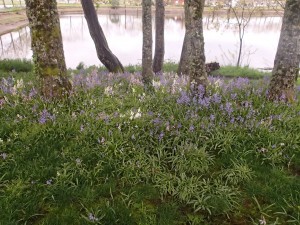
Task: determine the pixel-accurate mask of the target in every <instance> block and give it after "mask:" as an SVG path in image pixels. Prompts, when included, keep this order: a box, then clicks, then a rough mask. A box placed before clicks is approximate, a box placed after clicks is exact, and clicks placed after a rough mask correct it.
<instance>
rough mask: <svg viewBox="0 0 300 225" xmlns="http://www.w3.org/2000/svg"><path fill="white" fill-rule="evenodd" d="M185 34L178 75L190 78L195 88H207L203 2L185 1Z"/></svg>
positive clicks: (196, 0) (198, 0)
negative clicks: (200, 86)
mask: <svg viewBox="0 0 300 225" xmlns="http://www.w3.org/2000/svg"><path fill="white" fill-rule="evenodd" d="M184 8H185V25H186V31H185V32H186V33H185V38H184V44H183V47H182V55H181V58H180V66H179V71H178V72H179V74H186V75H189V77H190V83H192V84H194V85H195V87H198V86H199V85H202V86H204V88H205V87H206V86H207V83H208V80H207V73H206V68H205V53H204V37H203V23H202V13H203V9H204V0H185V2H184Z"/></svg>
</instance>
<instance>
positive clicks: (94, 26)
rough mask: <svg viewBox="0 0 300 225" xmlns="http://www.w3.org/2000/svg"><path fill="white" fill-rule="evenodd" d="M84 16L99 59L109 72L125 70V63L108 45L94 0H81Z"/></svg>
mask: <svg viewBox="0 0 300 225" xmlns="http://www.w3.org/2000/svg"><path fill="white" fill-rule="evenodd" d="M81 5H82V8H83V12H84V16H85V19H86V21H87V24H88V27H89V31H90V34H91V37H92V39H93V41H94V43H95V46H96V51H97V55H98V58H99V60H100V61H101V62H102V63H103V65H104V66H105V67H106V68H107V69H108V71H109V72H113V73H117V72H124V68H123V65H122V64H121V62H120V61H119V59H118V58H117V57H116V56H115V55H114V54H113V53H112V52H111V50H110V49H109V47H108V44H107V41H106V38H105V36H104V33H103V30H102V28H101V26H100V24H99V21H98V16H97V13H96V10H95V6H94V4H93V1H92V0H81Z"/></svg>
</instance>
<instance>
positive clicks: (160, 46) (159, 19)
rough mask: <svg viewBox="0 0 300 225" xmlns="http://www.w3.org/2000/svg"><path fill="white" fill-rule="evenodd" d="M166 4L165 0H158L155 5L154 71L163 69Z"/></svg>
mask: <svg viewBox="0 0 300 225" xmlns="http://www.w3.org/2000/svg"><path fill="white" fill-rule="evenodd" d="M164 27H165V5H164V1H163V0H156V5H155V52H154V59H153V72H154V73H158V72H161V71H162V68H163V63H164V54H165V40H164Z"/></svg>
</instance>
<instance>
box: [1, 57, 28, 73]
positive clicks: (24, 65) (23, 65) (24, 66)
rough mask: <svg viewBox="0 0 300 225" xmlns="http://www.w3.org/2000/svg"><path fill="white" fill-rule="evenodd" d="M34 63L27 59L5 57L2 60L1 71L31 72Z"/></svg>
mask: <svg viewBox="0 0 300 225" xmlns="http://www.w3.org/2000/svg"><path fill="white" fill-rule="evenodd" d="M32 70H33V63H32V62H31V60H27V59H3V60H0V71H2V72H31V71H32Z"/></svg>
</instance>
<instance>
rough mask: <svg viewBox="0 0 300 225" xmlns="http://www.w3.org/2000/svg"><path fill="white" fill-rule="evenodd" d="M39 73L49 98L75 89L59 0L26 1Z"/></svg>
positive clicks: (43, 91)
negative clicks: (65, 43) (67, 58)
mask: <svg viewBox="0 0 300 225" xmlns="http://www.w3.org/2000/svg"><path fill="white" fill-rule="evenodd" d="M25 2H26V14H27V17H28V20H29V26H30V33H31V39H32V41H31V47H32V51H33V60H34V64H35V73H36V75H37V76H38V77H39V79H40V81H41V82H40V83H41V84H40V85H41V93H42V95H43V96H45V97H46V98H60V97H62V96H64V95H65V94H67V93H68V92H69V91H70V90H71V84H70V82H69V81H68V78H67V69H66V63H65V57H64V50H63V44H62V36H61V30H60V24H59V16H58V11H57V5H56V1H55V0H26V1H25Z"/></svg>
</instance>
